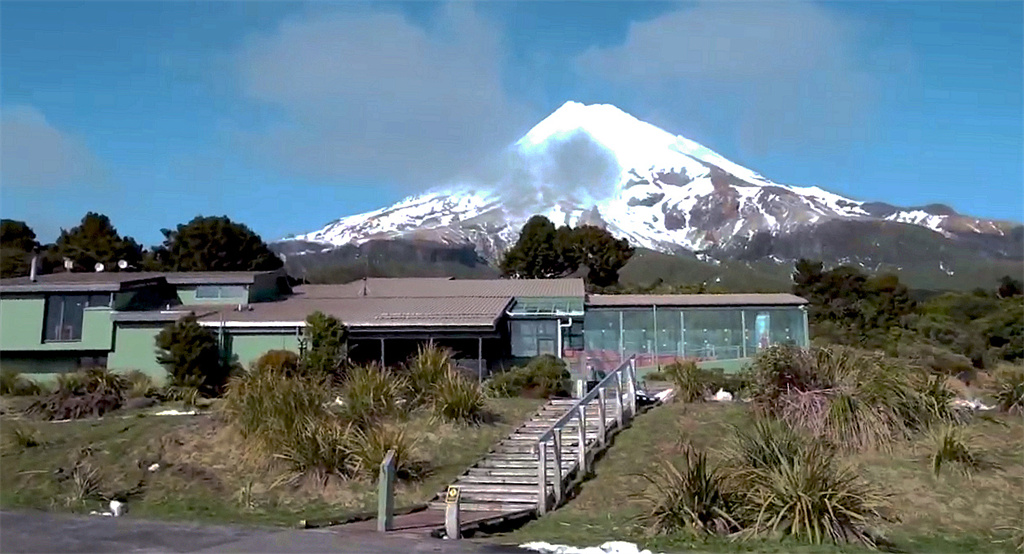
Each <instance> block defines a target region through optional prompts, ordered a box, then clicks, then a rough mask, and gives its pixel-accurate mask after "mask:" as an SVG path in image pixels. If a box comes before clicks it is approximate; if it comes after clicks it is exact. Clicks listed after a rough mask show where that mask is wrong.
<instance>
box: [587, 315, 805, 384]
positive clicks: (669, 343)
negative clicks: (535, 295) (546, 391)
mask: <svg viewBox="0 0 1024 554" xmlns="http://www.w3.org/2000/svg"><path fill="white" fill-rule="evenodd" d="M584 321H585V323H584V332H583V335H584V345H585V348H586V356H587V359H588V361H589V362H590V363H591V365H593V366H594V367H596V368H599V369H602V368H605V366H607V368H610V369H614V367H615V366H617V365H618V364H619V363H621V362H622V361H623V360H625V359H626V358H628V357H629V356H633V355H635V356H636V357H637V363H638V365H641V366H647V365H658V364H667V363H671V362H672V361H674V360H676V359H678V358H689V359H695V360H697V361H705V360H733V359H740V358H749V357H753V356H755V355H757V353H758V351H760V350H761V349H763V348H767V347H768V346H770V345H773V344H783V343H792V344H797V345H801V346H806V345H807V337H806V336H805V326H804V312H803V310H802V309H800V308H798V307H767V308H743V307H736V308H672V307H646V308H600V307H591V308H588V310H587V313H586V316H585V320H584Z"/></svg>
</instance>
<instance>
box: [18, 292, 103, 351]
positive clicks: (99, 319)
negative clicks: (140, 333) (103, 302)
mask: <svg viewBox="0 0 1024 554" xmlns="http://www.w3.org/2000/svg"><path fill="white" fill-rule="evenodd" d="M45 310H46V300H45V299H44V297H42V296H38V297H34V298H3V299H0V350H3V351H33V352H57V351H60V352H69V351H76V350H89V351H93V352H95V351H107V350H110V349H111V348H112V347H113V340H114V324H113V322H112V321H111V320H110V309H109V308H86V309H85V313H84V314H83V316H82V340H79V341H67V342H43V315H44V313H45Z"/></svg>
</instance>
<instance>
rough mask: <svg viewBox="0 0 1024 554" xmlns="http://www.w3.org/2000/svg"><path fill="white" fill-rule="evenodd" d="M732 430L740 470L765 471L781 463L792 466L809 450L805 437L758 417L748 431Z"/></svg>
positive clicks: (768, 419)
mask: <svg viewBox="0 0 1024 554" xmlns="http://www.w3.org/2000/svg"><path fill="white" fill-rule="evenodd" d="M733 430H734V433H735V434H734V439H733V440H734V445H733V454H734V456H735V458H736V459H737V460H738V461H739V465H740V467H746V468H752V469H765V468H769V467H773V466H775V465H778V464H779V462H780V461H785V462H790V463H792V462H794V461H795V460H797V458H799V457H800V455H801V453H802V452H803V451H804V449H806V448H807V443H808V441H807V439H806V438H805V437H803V436H802V435H800V433H798V432H796V431H794V430H793V428H792V427H790V426H789V425H786V423H785V422H783V421H779V420H776V419H770V418H759V419H757V420H756V421H755V422H754V426H753V427H752V428H751V429H750V430H749V431H747V430H743V429H740V428H738V427H736V428H734V429H733Z"/></svg>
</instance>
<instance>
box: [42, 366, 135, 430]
mask: <svg viewBox="0 0 1024 554" xmlns="http://www.w3.org/2000/svg"><path fill="white" fill-rule="evenodd" d="M128 389H129V383H128V380H127V379H126V378H125V377H124V376H122V375H120V374H117V373H114V372H112V371H109V370H107V369H100V368H94V369H87V370H85V371H81V372H76V373H64V374H61V375H58V376H57V381H56V384H55V386H54V389H53V391H52V392H50V393H48V394H46V395H44V396H42V397H41V398H40V399H38V400H36V401H35V402H33V403H32V404H31V405H30V406H29V407H28V410H27V413H28V414H30V415H33V416H37V417H41V418H43V419H50V420H55V419H56V420H61V419H79V418H83V417H100V416H102V415H103V414H105V413H107V412H111V411H113V410H116V409H118V408H120V407H121V406H122V404H124V401H125V399H126V395H127V392H128Z"/></svg>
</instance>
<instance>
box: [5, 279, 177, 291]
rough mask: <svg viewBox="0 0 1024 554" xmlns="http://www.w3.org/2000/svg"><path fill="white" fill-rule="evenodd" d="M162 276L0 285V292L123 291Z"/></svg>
mask: <svg viewBox="0 0 1024 554" xmlns="http://www.w3.org/2000/svg"><path fill="white" fill-rule="evenodd" d="M166 282H167V281H166V280H165V279H164V278H163V277H162V276H160V277H143V278H139V279H126V280H123V281H117V282H106V283H40V282H36V283H30V284H20V285H0V294H4V295H6V294H25V293H42V292H124V291H126V290H131V289H133V288H136V287H142V286H147V285H158V284H160V283H166Z"/></svg>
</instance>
